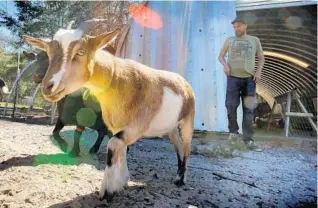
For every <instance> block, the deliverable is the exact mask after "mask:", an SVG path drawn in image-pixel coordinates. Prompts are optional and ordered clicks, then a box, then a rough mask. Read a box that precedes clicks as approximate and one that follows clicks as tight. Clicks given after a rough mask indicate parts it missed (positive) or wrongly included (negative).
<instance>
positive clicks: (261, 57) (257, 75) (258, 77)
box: [254, 38, 265, 83]
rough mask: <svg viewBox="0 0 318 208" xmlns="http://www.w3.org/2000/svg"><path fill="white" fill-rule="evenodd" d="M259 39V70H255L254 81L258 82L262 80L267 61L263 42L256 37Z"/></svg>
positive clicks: (257, 46)
mask: <svg viewBox="0 0 318 208" xmlns="http://www.w3.org/2000/svg"><path fill="white" fill-rule="evenodd" d="M256 41H257V45H256V53H257V59H258V62H257V70H256V72H255V75H254V82H255V83H258V82H259V81H260V80H261V74H262V69H263V66H264V63H265V57H264V53H263V48H262V44H261V42H260V41H259V39H258V38H257V39H256Z"/></svg>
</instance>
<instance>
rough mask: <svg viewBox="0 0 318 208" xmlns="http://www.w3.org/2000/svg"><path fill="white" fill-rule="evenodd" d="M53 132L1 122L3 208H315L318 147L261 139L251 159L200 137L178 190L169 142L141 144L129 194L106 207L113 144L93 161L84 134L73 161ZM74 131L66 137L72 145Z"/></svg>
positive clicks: (92, 135) (131, 159) (133, 153)
mask: <svg viewBox="0 0 318 208" xmlns="http://www.w3.org/2000/svg"><path fill="white" fill-rule="evenodd" d="M52 130H53V126H45V125H34V124H23V123H15V122H10V121H4V120H0V208H7V207H10V208H11V207H12V208H15V207H23V208H27V207H36V208H38V207H52V208H53V207H54V208H55V207H89V208H91V207H93V208H94V207H158V208H159V207H160V208H161V207H163V208H165V207H180V208H181V207H187V208H188V207H317V198H316V196H317V152H316V148H317V143H316V141H312V140H277V139H273V138H271V139H268V140H267V139H266V138H265V139H264V138H263V139H261V140H259V144H260V146H261V147H262V148H263V151H262V152H253V151H243V150H236V149H235V148H234V149H233V148H227V147H226V146H225V147H224V145H226V143H227V142H228V141H227V140H225V139H224V136H223V137H222V136H217V135H214V136H211V137H209V136H208V137H205V138H195V139H194V140H193V145H192V146H193V154H192V155H191V157H190V160H189V166H188V167H189V169H188V177H187V178H188V183H187V184H186V185H185V186H183V187H181V188H178V187H176V186H175V185H174V184H173V183H172V180H173V179H174V178H175V176H176V172H177V158H176V153H175V150H174V147H173V146H172V144H171V143H170V141H169V140H164V139H142V140H139V141H138V142H136V143H135V144H134V145H133V146H132V147H131V148H130V151H129V153H128V168H129V170H130V177H131V181H130V182H129V187H128V188H126V189H125V190H124V191H122V192H120V193H119V194H118V195H117V196H115V198H114V199H113V201H112V202H107V201H106V200H103V201H101V200H99V198H98V194H97V193H98V190H99V187H100V184H101V181H102V178H103V172H104V168H105V156H106V155H105V153H106V144H107V139H105V140H104V142H103V144H102V147H101V149H100V151H99V153H98V154H97V155H94V156H90V155H89V154H88V150H89V148H90V147H91V145H92V144H93V142H94V141H95V139H96V137H97V133H96V132H95V131H90V130H86V131H85V132H84V134H83V136H82V139H81V143H80V145H81V155H80V157H78V158H72V157H69V156H68V155H67V154H64V153H63V152H62V151H61V150H60V149H59V148H58V147H57V146H56V145H55V144H54V143H53V142H52V139H51V137H50V135H51V131H52ZM73 130H74V127H66V128H65V129H64V130H63V132H62V136H63V137H64V138H65V139H66V140H67V142H68V143H69V146H72V142H73V140H72V134H73ZM69 148H70V147H69ZM224 151H225V152H227V153H226V154H223V153H224ZM229 152H230V153H229ZM208 156H209V157H208Z"/></svg>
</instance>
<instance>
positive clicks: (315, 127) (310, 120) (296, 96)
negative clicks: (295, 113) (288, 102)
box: [293, 91, 317, 132]
mask: <svg viewBox="0 0 318 208" xmlns="http://www.w3.org/2000/svg"><path fill="white" fill-rule="evenodd" d="M293 96H294V97H295V98H296V101H297V103H298V105H299V107H300V109H301V111H302V112H303V113H307V114H308V111H307V110H306V108H305V106H304V105H303V103H302V102H301V100H300V99H299V97H298V95H297V92H296V91H294V92H293ZM305 117H307V119H308V121H309V123H310V125H311V127H312V128H313V129H315V131H316V132H317V125H316V124H315V122H314V121H313V120H312V118H311V116H310V115H308V116H305Z"/></svg>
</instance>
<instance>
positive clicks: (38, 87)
mask: <svg viewBox="0 0 318 208" xmlns="http://www.w3.org/2000/svg"><path fill="white" fill-rule="evenodd" d="M40 86H41V84H38V86H37V87H36V89H35V91H34V93H33V96H32V102H31V105H30V106H29V109H28V112H27V114H26V118H25V120H27V119H28V116H29V113H30V111H31V110H32V109H33V105H34V100H35V96H36V94H37V93H38V91H39V89H40Z"/></svg>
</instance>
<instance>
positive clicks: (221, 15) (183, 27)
mask: <svg viewBox="0 0 318 208" xmlns="http://www.w3.org/2000/svg"><path fill="white" fill-rule="evenodd" d="M313 3H315V2H312V1H310V2H309V1H268V0H262V1H236V2H235V1H192V2H189V1H172V2H169V1H168V2H160V1H149V2H145V4H146V5H147V7H149V8H151V9H152V10H154V11H156V12H157V13H158V14H159V15H160V16H161V18H162V21H163V27H162V28H161V29H158V30H153V29H148V28H146V27H144V26H142V25H140V24H138V23H137V22H135V21H133V20H131V22H130V27H129V28H128V29H127V31H126V32H127V33H126V35H124V36H123V37H122V40H120V42H121V44H119V45H120V47H119V48H118V51H117V54H118V55H120V56H121V57H124V58H130V59H134V60H136V61H139V62H141V63H144V64H146V65H148V66H151V67H153V68H156V69H159V70H168V71H174V72H177V73H179V74H181V75H182V76H184V77H185V78H186V79H187V80H188V81H189V82H190V84H191V85H192V87H193V88H194V91H195V93H196V117H195V129H197V130H207V131H228V128H227V113H226V108H225V90H226V77H225V75H224V73H223V67H222V65H221V64H219V62H218V58H217V57H218V54H219V51H220V49H221V47H222V45H223V43H224V41H225V39H226V38H227V37H229V36H232V35H234V31H233V28H232V25H231V21H232V20H233V19H234V18H235V17H236V13H239V12H244V11H247V10H254V9H265V8H275V7H282V6H296V5H303V4H313ZM237 11H238V12H237ZM265 81H266V80H265ZM257 92H258V94H260V95H261V96H263V97H264V98H265V99H266V100H267V101H268V103H269V104H270V105H272V104H273V99H274V96H273V92H274V91H273V88H270V87H268V86H267V85H266V83H265V84H264V83H263V84H260V85H258V87H257ZM238 120H239V122H238V123H239V125H240V127H241V122H240V121H241V120H242V110H241V106H240V107H239V109H238ZM240 129H241V128H240Z"/></svg>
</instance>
